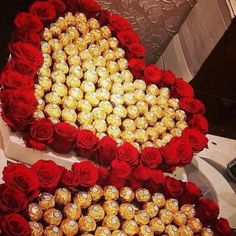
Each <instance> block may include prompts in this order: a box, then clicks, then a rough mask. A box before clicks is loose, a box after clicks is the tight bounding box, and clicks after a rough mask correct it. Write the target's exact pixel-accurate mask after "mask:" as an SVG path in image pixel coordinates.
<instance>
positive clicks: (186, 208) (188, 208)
mask: <svg viewBox="0 0 236 236" xmlns="http://www.w3.org/2000/svg"><path fill="white" fill-rule="evenodd" d="M180 210H181V211H182V212H183V213H184V214H185V215H186V216H187V218H188V219H192V218H194V216H195V215H196V211H195V209H194V207H193V206H192V205H190V204H184V205H183V206H181V208H180Z"/></svg>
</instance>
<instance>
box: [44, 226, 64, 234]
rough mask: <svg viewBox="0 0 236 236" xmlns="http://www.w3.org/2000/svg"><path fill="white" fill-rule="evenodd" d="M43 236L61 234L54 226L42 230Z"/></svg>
mask: <svg viewBox="0 0 236 236" xmlns="http://www.w3.org/2000/svg"><path fill="white" fill-rule="evenodd" d="M44 235H45V236H63V232H62V231H61V230H60V228H58V227H57V226H55V225H49V226H47V227H46V228H45V230H44Z"/></svg>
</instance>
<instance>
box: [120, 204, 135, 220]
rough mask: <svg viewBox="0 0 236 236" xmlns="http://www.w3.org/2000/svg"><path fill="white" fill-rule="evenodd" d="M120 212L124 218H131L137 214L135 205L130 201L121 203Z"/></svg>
mask: <svg viewBox="0 0 236 236" xmlns="http://www.w3.org/2000/svg"><path fill="white" fill-rule="evenodd" d="M119 213H120V216H121V217H122V218H123V219H126V220H131V219H133V218H134V216H135V209H134V206H133V205H132V204H129V203H122V204H121V205H120V209H119Z"/></svg>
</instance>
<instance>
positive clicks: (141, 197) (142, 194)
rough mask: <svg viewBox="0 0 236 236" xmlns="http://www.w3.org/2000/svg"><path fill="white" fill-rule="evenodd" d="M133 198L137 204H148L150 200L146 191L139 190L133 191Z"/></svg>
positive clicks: (149, 195) (143, 189)
mask: <svg viewBox="0 0 236 236" xmlns="http://www.w3.org/2000/svg"><path fill="white" fill-rule="evenodd" d="M135 198H136V199H137V201H139V202H148V201H149V200H150V198H151V194H150V192H149V191H148V190H147V189H145V188H140V189H138V190H136V191H135Z"/></svg>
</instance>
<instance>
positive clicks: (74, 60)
mask: <svg viewBox="0 0 236 236" xmlns="http://www.w3.org/2000/svg"><path fill="white" fill-rule="evenodd" d="M68 64H69V65H70V66H81V59H80V56H79V55H73V56H69V57H68Z"/></svg>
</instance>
